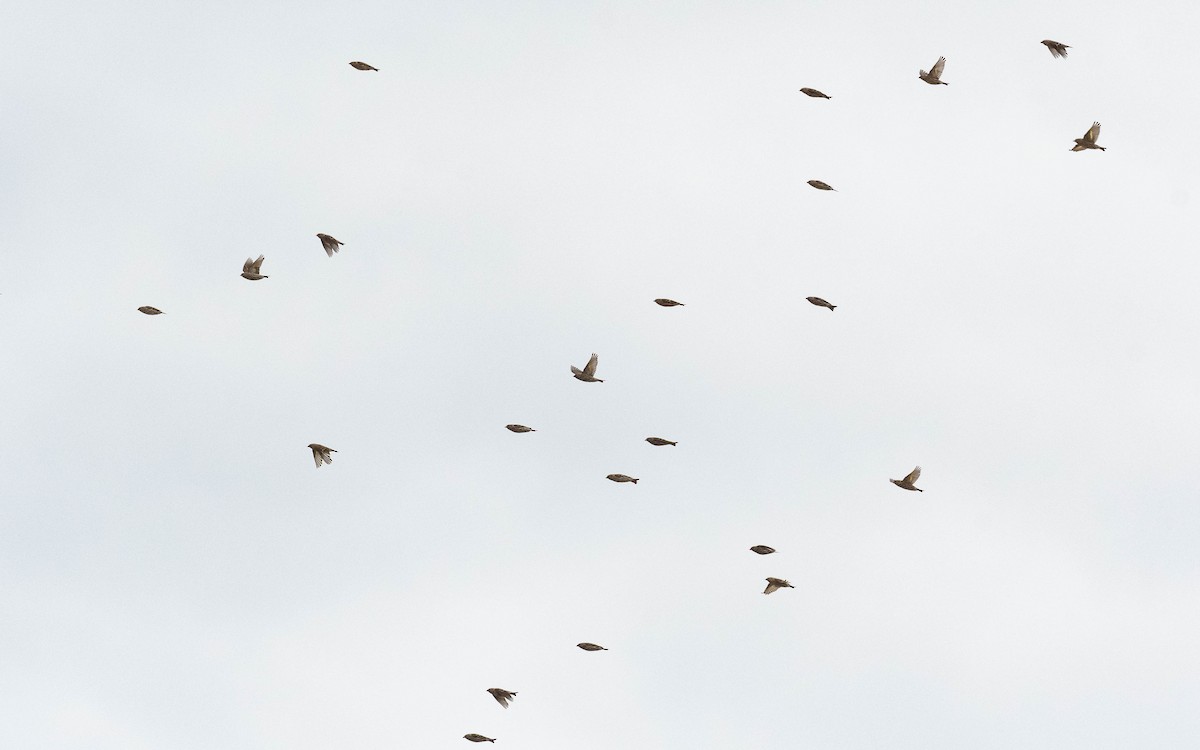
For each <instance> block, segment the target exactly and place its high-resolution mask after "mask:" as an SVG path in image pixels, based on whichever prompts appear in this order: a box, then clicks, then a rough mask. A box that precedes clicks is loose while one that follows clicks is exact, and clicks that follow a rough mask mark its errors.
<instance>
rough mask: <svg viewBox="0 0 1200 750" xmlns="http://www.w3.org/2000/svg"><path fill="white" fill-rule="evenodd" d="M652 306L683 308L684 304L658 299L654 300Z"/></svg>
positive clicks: (663, 298) (662, 298)
mask: <svg viewBox="0 0 1200 750" xmlns="http://www.w3.org/2000/svg"><path fill="white" fill-rule="evenodd" d="M654 304H656V305H661V306H662V307H683V306H684V304H683V303H682V302H676V301H675V300H673V299H667V298H665V297H659V298H658V299H656V300H654Z"/></svg>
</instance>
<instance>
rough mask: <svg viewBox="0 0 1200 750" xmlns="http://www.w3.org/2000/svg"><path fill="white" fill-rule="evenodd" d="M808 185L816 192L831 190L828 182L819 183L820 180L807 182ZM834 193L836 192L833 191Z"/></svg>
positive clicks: (831, 187)
mask: <svg viewBox="0 0 1200 750" xmlns="http://www.w3.org/2000/svg"><path fill="white" fill-rule="evenodd" d="M808 184H809V185H812V186H813V187H815V188H816V189H817V190H833V186H832V185H830V184H829V183H828V182H821V181H820V180H809V181H808ZM834 192H837V191H836V190H834Z"/></svg>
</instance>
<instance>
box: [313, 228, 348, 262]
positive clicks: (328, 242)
mask: <svg viewBox="0 0 1200 750" xmlns="http://www.w3.org/2000/svg"><path fill="white" fill-rule="evenodd" d="M317 239H319V240H320V241H321V247H323V248H325V254H326V255H328V256H329V257H330V258H332V257H333V254H334V253H336V252H337V251H338V250H340V249H341V247H342V245H345V244H346V243H345V242H338V241H337V240H336V239H334V238H333V237H330V236H329V235H327V234H322V233H320V232H318V233H317Z"/></svg>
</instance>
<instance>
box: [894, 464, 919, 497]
mask: <svg viewBox="0 0 1200 750" xmlns="http://www.w3.org/2000/svg"><path fill="white" fill-rule="evenodd" d="M920 478H921V467H920V466H918V467H917V468H915V469H913V470H912V471H910V472H908V476H906V477H905V478H903V479H889V480H888V481H890V482H891V483H892V484H894V485H896V486H897V487H901V488H903V489H906V490H912V491H913V492H924V491H925V490H923V489H921V488H920V487H917V486H916V481H917V480H918V479H920Z"/></svg>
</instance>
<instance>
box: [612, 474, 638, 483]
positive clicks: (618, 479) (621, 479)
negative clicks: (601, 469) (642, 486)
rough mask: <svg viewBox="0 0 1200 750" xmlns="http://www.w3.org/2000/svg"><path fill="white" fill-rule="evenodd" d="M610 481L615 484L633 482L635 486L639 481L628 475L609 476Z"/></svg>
mask: <svg viewBox="0 0 1200 750" xmlns="http://www.w3.org/2000/svg"><path fill="white" fill-rule="evenodd" d="M608 479H611V480H612V481H614V482H633V483H634V484H637V483H638V480H637V479H635V478H633V477H631V476H628V475H626V474H609V475H608Z"/></svg>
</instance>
